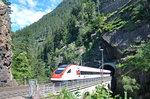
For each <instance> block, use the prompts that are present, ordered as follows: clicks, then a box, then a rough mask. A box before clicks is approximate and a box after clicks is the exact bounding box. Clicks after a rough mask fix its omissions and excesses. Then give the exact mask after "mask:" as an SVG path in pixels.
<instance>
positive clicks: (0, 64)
mask: <svg viewBox="0 0 150 99" xmlns="http://www.w3.org/2000/svg"><path fill="white" fill-rule="evenodd" d="M7 9H8V7H7V6H6V5H5V4H4V3H3V2H2V1H0V87H5V86H11V85H12V84H13V83H12V82H13V80H12V76H11V62H12V52H11V44H10V43H11V36H10V31H11V23H10V17H9V14H8V12H7Z"/></svg>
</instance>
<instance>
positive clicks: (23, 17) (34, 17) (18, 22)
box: [9, 0, 63, 32]
mask: <svg viewBox="0 0 150 99" xmlns="http://www.w3.org/2000/svg"><path fill="white" fill-rule="evenodd" d="M9 1H10V2H11V10H12V14H10V17H11V22H12V25H11V27H12V31H14V32H15V31H16V30H20V29H22V28H24V27H26V26H29V25H30V24H32V23H34V22H36V21H38V20H39V19H40V18H42V16H43V15H45V14H47V13H49V12H51V11H52V10H54V9H55V8H56V7H57V5H58V4H59V3H60V2H62V1H63V0H9Z"/></svg>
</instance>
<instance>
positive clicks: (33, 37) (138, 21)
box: [12, 0, 150, 96]
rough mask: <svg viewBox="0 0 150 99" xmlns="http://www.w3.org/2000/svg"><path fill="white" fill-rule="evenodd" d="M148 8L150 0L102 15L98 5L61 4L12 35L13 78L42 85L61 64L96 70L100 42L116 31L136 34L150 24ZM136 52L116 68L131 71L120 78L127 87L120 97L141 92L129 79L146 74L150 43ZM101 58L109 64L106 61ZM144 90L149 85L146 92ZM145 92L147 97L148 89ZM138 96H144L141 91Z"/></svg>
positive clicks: (77, 0)
mask: <svg viewBox="0 0 150 99" xmlns="http://www.w3.org/2000/svg"><path fill="white" fill-rule="evenodd" d="M149 5H150V0H137V1H135V2H133V3H132V4H130V5H129V6H127V7H125V8H122V9H121V10H117V11H115V12H112V13H109V14H107V15H105V14H104V13H102V12H100V10H101V7H100V6H101V2H99V0H64V1H63V2H62V3H61V4H60V5H59V6H58V7H57V8H56V9H55V10H54V11H52V12H51V13H49V14H47V15H45V16H44V17H43V18H42V19H40V20H39V21H38V22H35V23H34V24H32V25H30V26H28V27H26V28H24V29H23V30H20V31H17V32H16V33H14V34H13V42H12V44H13V53H14V56H13V64H12V73H13V76H14V78H15V79H23V76H27V78H28V79H30V78H36V79H41V78H42V79H43V78H45V79H46V78H48V77H49V76H50V75H51V74H52V72H53V71H54V70H55V69H56V68H57V66H58V65H59V64H70V63H75V64H80V61H81V60H83V61H84V64H85V65H86V66H93V67H96V66H97V64H94V62H95V61H99V60H100V59H101V57H100V55H99V49H98V46H99V45H100V41H102V36H103V35H104V34H105V33H108V32H113V31H116V30H119V29H124V31H128V32H130V31H134V30H135V29H137V28H139V27H141V26H142V25H143V24H148V23H149V22H150V6H149ZM139 46H140V47H136V49H137V50H138V51H137V52H135V53H136V54H134V55H133V56H128V57H129V58H128V61H127V62H126V61H125V62H122V63H121V62H120V61H119V62H118V63H120V64H121V65H120V67H121V68H122V69H127V68H130V69H131V70H129V71H128V72H127V73H125V74H124V73H122V74H120V75H122V76H121V77H122V78H120V79H119V81H120V82H121V84H123V85H124V86H125V87H124V89H121V90H122V91H123V90H125V91H129V92H133V90H139V89H142V88H144V87H143V85H140V84H142V83H139V81H138V80H137V79H135V80H133V79H134V77H135V76H133V75H132V74H131V73H132V72H133V71H138V72H143V73H148V74H149V67H150V63H149V60H150V57H149V56H150V53H149V49H150V48H149V41H148V40H147V41H144V45H139ZM103 47H105V46H103ZM124 50H128V49H124ZM121 51H122V50H121ZM104 58H105V60H107V57H104ZM115 60H116V61H117V59H115ZM127 70H128V69H127ZM132 70H133V71H132ZM128 76H130V77H128ZM148 77H149V76H148ZM128 78H131V82H133V85H132V84H130V83H129V82H126V81H127V80H128ZM126 79H127V80H126ZM148 84H149V81H148V80H147V83H145V85H144V86H147V85H148ZM140 86H141V87H140ZM132 87H133V88H132ZM142 90H144V89H142ZM145 91H146V92H149V89H147V90H145ZM139 93H140V94H143V93H141V91H139ZM134 95H135V94H132V96H134Z"/></svg>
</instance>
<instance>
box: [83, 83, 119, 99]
mask: <svg viewBox="0 0 150 99" xmlns="http://www.w3.org/2000/svg"><path fill="white" fill-rule="evenodd" d="M118 97H119V95H115V96H114V97H112V91H111V90H110V89H106V88H105V86H104V85H103V86H98V87H96V92H94V93H92V94H90V93H89V92H85V93H84V94H83V99H117V98H118Z"/></svg>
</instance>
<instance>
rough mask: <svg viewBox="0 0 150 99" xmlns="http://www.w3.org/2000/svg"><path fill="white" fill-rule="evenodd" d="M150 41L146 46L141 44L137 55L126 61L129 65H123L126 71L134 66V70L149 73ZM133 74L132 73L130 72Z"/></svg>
mask: <svg viewBox="0 0 150 99" xmlns="http://www.w3.org/2000/svg"><path fill="white" fill-rule="evenodd" d="M149 60H150V41H149V42H148V43H145V44H141V45H140V46H139V48H138V50H137V54H136V55H134V56H128V57H127V58H126V60H125V61H129V62H127V63H124V64H122V67H123V68H124V69H126V68H127V67H129V66H130V67H131V66H132V70H142V71H148V70H149V69H150V63H149ZM130 72H131V71H130Z"/></svg>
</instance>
